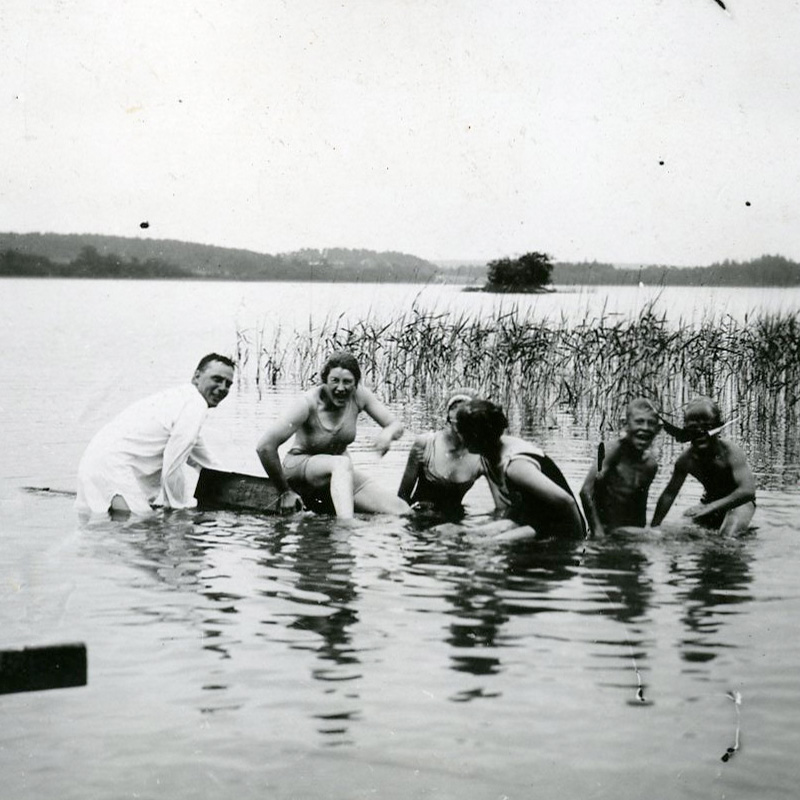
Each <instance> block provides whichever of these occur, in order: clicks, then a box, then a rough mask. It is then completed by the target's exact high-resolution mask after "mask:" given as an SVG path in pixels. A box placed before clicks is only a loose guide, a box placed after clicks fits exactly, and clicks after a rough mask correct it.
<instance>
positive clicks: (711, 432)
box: [651, 397, 756, 533]
mask: <svg viewBox="0 0 800 800" xmlns="http://www.w3.org/2000/svg"><path fill="white" fill-rule="evenodd" d="M723 427H724V426H723V422H722V414H721V413H720V409H719V406H718V405H717V403H716V402H714V401H713V400H712V399H711V398H709V397H697V398H695V399H693V400H691V401H690V402H689V403H688V404H687V405H686V408H685V411H684V428H683V432H682V433H683V435H684V437H685V438H684V441H685V440H686V439H688V440H689V442H690V444H689V446H688V447H687V448H686V449H685V450H684V451H683V452H682V453H681V454H680V455H679V456H678V459H677V461H676V462H675V466H674V467H673V470H672V476H671V477H670V480H669V483H668V484H667V486H666V487H665V488H664V491H663V492H662V493H661V496H660V497H659V499H658V502H657V503H656V509H655V512H654V514H653V520H652V523H651V524H652V525H653V526H657V525H660V524H661V522H662V521H663V519H664V517H666V515H667V512H668V511H669V510H670V508H671V507H672V504H673V502H674V501H675V498H676V497H677V495H678V492H679V491H680V489H681V487H682V486H683V483H684V481H685V480H686V476H687V475H691V476H692V477H693V478H695V479H696V480H697V481H698V482H699V483H700V485H701V486H702V487H703V492H704V493H703V497H702V500H701V501H700V503H699V504H698V505H695V506H692V507H691V508H688V509H687V510H686V511H685V512H684V514H685V515H686V516H687V517H689V518H690V519H692V520H694V521H696V522H698V523H699V524H701V525H705V526H706V527H710V528H718V529H719V530H720V531H721V532H723V533H733V532H737V531H742V530H745V529H746V528H747V527H748V525H749V524H750V520H751V519H752V518H753V514H754V512H755V508H756V503H755V499H756V490H755V480H754V478H753V473H752V471H751V469H750V466H749V465H748V463H747V458H746V456H745V454H744V451H743V450H742V448H741V447H739V445H737V444H735V443H734V442H732V441H730V440H729V439H723V438H722V437H721V436H720V435H719V433H720V431H721V429H722V428H723Z"/></svg>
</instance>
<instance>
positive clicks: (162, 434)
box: [76, 384, 212, 514]
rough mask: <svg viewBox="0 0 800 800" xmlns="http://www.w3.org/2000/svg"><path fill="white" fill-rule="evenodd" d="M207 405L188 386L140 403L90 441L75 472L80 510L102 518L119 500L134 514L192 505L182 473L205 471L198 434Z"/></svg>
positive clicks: (207, 457)
mask: <svg viewBox="0 0 800 800" xmlns="http://www.w3.org/2000/svg"><path fill="white" fill-rule="evenodd" d="M207 413H208V405H207V404H206V401H205V400H204V399H203V396H202V395H201V394H200V392H199V391H197V388H196V387H195V386H194V385H193V384H185V385H183V386H178V387H175V388H173V389H167V390H166V391H163V392H159V393H158V394H154V395H151V396H150V397H146V398H144V399H143V400H139V401H138V402H136V403H134V404H133V405H131V406H129V407H128V408H126V409H125V410H124V411H123V412H122V413H120V414H119V415H118V416H117V417H115V418H114V419H113V420H111V422H109V423H108V424H107V425H106V426H105V427H104V428H102V429H101V430H100V431H98V433H97V434H96V435H95V436H94V438H93V439H92V440H91V442H90V443H89V446H88V447H87V448H86V452H85V453H84V455H83V458H82V459H81V463H80V466H79V467H78V499H77V501H76V508H78V510H81V511H91V512H93V513H99V514H104V513H106V512H108V509H109V507H110V506H111V500H112V498H113V497H114V496H115V495H120V496H121V497H122V498H123V499H124V500H125V502H126V503H127V505H128V508H130V510H131V511H132V512H133V513H135V514H146V513H148V512H149V511H150V510H151V506H153V505H156V506H167V507H169V508H191V507H193V506H194V505H196V501H195V499H194V497H192V496H191V490H190V489H189V488H188V487H187V485H186V480H185V476H184V469H185V465H186V464H187V462H188V463H189V464H191V465H192V466H199V467H210V466H212V460H211V456H210V454H209V452H208V451H207V449H206V447H205V445H204V444H203V441H202V438H201V436H200V429H201V427H202V425H203V422H204V421H205V418H206V414H207Z"/></svg>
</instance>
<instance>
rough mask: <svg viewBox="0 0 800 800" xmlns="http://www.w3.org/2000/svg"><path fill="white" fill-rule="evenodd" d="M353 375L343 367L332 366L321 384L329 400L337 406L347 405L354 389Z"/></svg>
mask: <svg viewBox="0 0 800 800" xmlns="http://www.w3.org/2000/svg"><path fill="white" fill-rule="evenodd" d="M356 385H357V381H356V378H355V375H353V373H352V372H350V370H349V369H345V368H344V367H333V369H331V371H330V372H329V373H328V376H327V377H326V378H325V383H324V384H323V387H324V390H325V394H326V395H327V398H328V400H329V402H330V403H331V404H332V405H334V406H336V407H337V408H343V407H344V406H346V405H347V403H348V401H349V400H350V397H351V396H352V395H353V392H355V390H356Z"/></svg>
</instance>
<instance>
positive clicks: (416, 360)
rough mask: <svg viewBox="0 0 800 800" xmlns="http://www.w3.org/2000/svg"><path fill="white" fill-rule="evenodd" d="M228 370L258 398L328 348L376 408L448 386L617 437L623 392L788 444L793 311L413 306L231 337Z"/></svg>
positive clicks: (305, 370)
mask: <svg viewBox="0 0 800 800" xmlns="http://www.w3.org/2000/svg"><path fill="white" fill-rule="evenodd" d="M237 338H238V347H237V354H238V359H239V362H240V366H241V367H243V370H241V371H246V370H247V369H248V367H249V374H250V375H251V376H252V375H253V374H254V375H255V381H256V384H257V386H258V388H259V390H263V389H264V388H265V387H270V386H280V385H284V384H289V385H299V386H301V387H305V386H308V385H310V384H312V383H313V382H314V381H315V380H316V379H317V377H318V371H319V368H320V366H321V364H322V362H323V361H324V359H325V357H326V356H327V355H328V354H329V353H330V352H331V351H332V350H339V349H344V350H350V351H352V352H353V353H354V354H355V355H356V357H357V358H358V359H359V362H360V363H361V366H362V370H363V373H364V378H365V380H366V382H367V383H368V384H369V385H371V386H372V387H373V388H375V389H376V390H377V391H378V392H379V393H380V394H381V395H382V396H383V397H384V398H385V399H387V400H389V401H393V402H398V403H408V404H411V405H413V406H414V407H415V408H419V405H420V404H422V405H423V406H425V407H429V408H435V407H438V406H439V404H440V403H441V401H442V398H443V397H444V396H445V395H446V394H447V392H448V391H449V390H450V389H451V388H452V387H454V386H459V385H470V386H474V387H475V388H476V389H478V390H479V391H480V392H481V393H482V394H484V395H485V396H487V397H491V398H493V399H495V400H496V401H497V402H499V403H501V404H502V405H503V406H504V407H505V408H506V409H507V410H508V412H509V416H510V418H511V419H512V420H513V421H514V422H515V423H516V424H517V425H518V426H519V427H523V428H526V429H531V428H536V427H538V426H541V425H552V424H553V423H554V421H556V420H557V419H558V418H563V415H565V414H566V415H568V416H569V418H570V422H571V424H573V425H574V424H577V425H581V426H585V427H586V428H587V430H588V431H591V430H594V431H599V432H602V431H607V430H616V429H617V427H618V426H619V422H620V420H621V418H622V417H623V414H624V407H625V404H626V403H627V402H628V400H630V399H631V398H632V397H636V396H640V395H644V396H647V397H651V398H652V399H654V400H655V401H656V402H657V403H658V404H659V405H660V407H661V408H662V409H663V410H664V411H665V412H667V413H670V414H674V415H675V416H676V417H677V419H678V420H680V418H681V408H682V406H683V405H684V404H685V403H686V402H687V400H688V399H689V398H690V397H692V396H695V395H698V394H704V395H710V396H712V397H714V398H715V399H716V400H717V401H718V402H719V403H720V406H721V407H722V409H723V411H724V413H725V415H726V417H736V418H737V420H738V422H737V425H738V428H739V430H740V431H742V432H743V433H744V434H747V435H755V436H760V435H775V433H776V432H777V433H778V434H779V435H780V438H781V440H783V439H784V438H785V437H790V436H793V437H794V439H795V441H796V439H797V435H796V434H797V427H798V414H799V407H798V385H799V384H800V319H799V318H798V314H796V313H795V314H777V315H773V314H769V315H760V316H759V315H750V316H749V317H748V318H747V319H746V320H745V321H744V322H739V321H737V320H735V319H734V318H732V317H723V318H714V317H710V316H709V317H708V318H705V319H703V320H701V321H700V322H699V323H693V324H691V325H689V324H686V323H683V322H678V323H677V324H668V322H667V320H666V315H664V314H659V313H658V312H657V311H656V308H655V305H654V304H651V305H648V306H646V307H644V308H643V309H642V310H641V311H640V312H639V313H638V315H636V316H632V317H624V318H619V317H612V316H611V315H606V314H605V313H602V314H601V315H600V316H599V317H596V318H592V319H586V320H584V321H582V322H581V323H580V324H575V323H574V321H568V320H567V319H566V318H560V319H555V320H554V319H544V320H543V319H536V318H534V315H533V313H531V312H523V311H520V310H519V309H517V308H513V309H511V310H510V311H507V312H504V313H501V314H499V315H498V316H497V317H495V318H492V319H488V318H481V317H473V316H468V315H465V314H454V313H448V312H438V311H425V310H422V309H420V308H418V307H412V308H411V309H410V310H409V311H407V312H403V313H400V314H397V315H395V316H392V317H389V318H382V317H380V316H379V315H378V314H377V313H372V314H371V315H369V316H368V317H367V318H365V319H359V320H355V321H351V320H348V319H347V318H345V317H344V316H340V317H336V318H327V319H325V320H324V321H323V322H322V323H320V324H318V325H315V326H311V325H309V327H308V328H307V329H305V330H300V331H298V330H291V331H286V330H283V329H281V328H277V329H275V330H268V329H267V327H266V326H264V327H262V328H261V329H258V330H240V331H239V332H238V337H237Z"/></svg>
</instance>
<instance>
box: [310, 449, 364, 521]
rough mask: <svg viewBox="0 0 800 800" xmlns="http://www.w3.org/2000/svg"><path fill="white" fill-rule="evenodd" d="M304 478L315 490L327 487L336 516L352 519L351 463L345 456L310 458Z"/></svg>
mask: <svg viewBox="0 0 800 800" xmlns="http://www.w3.org/2000/svg"><path fill="white" fill-rule="evenodd" d="M305 478H306V480H307V481H308V482H309V483H310V484H311V485H312V486H313V487H314V488H316V489H321V488H323V487H324V486H326V485H327V486H329V487H330V492H331V500H332V502H333V508H334V511H336V516H337V517H340V518H341V519H352V517H353V513H354V503H353V480H354V479H353V462H352V461H350V459H349V458H348V457H347V456H327V455H318V456H311V458H309V459H308V464H307V465H306V473H305Z"/></svg>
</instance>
